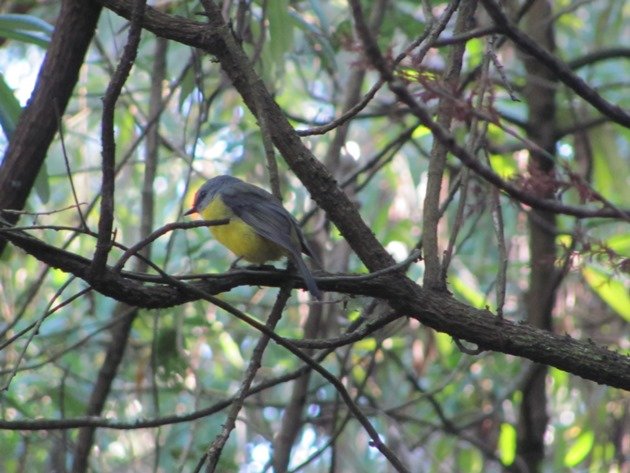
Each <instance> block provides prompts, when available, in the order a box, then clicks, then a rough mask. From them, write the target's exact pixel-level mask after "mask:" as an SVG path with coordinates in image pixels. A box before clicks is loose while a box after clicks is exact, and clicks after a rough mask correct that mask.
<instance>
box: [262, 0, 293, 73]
mask: <svg viewBox="0 0 630 473" xmlns="http://www.w3.org/2000/svg"><path fill="white" fill-rule="evenodd" d="M268 8H269V10H268V12H267V14H268V18H269V41H270V48H271V57H272V59H273V62H274V65H275V66H276V70H277V71H282V70H283V69H284V53H286V52H287V51H288V50H290V49H291V47H292V46H293V20H292V19H291V15H290V14H289V1H288V0H274V1H273V2H269V7H268Z"/></svg>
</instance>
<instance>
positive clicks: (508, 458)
mask: <svg viewBox="0 0 630 473" xmlns="http://www.w3.org/2000/svg"><path fill="white" fill-rule="evenodd" d="M499 456H500V458H501V461H502V462H503V464H504V465H511V464H512V463H513V462H514V458H515V457H516V429H515V428H514V426H513V425H512V424H506V423H503V424H501V431H500V432H499Z"/></svg>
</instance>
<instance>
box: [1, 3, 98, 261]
mask: <svg viewBox="0 0 630 473" xmlns="http://www.w3.org/2000/svg"><path fill="white" fill-rule="evenodd" d="M100 12H101V7H100V6H99V5H98V4H96V3H94V2H90V1H85V0H65V1H64V2H62V5H61V11H60V13H59V18H58V19H57V22H56V27H55V31H54V33H53V36H52V39H51V42H50V46H49V47H48V51H47V52H46V58H45V59H44V62H43V64H42V66H41V68H40V71H39V74H38V76H37V82H36V84H35V89H34V90H33V93H32V95H31V98H30V100H29V102H28V104H27V105H26V107H25V108H24V110H23V112H22V115H21V116H20V120H19V122H18V124H17V127H16V129H15V132H14V134H13V136H12V137H11V140H10V142H9V146H8V148H7V151H6V153H5V155H4V159H3V160H1V162H2V166H0V209H16V210H21V209H23V208H24V203H25V202H26V198H27V197H28V195H29V193H30V192H31V188H32V187H33V184H34V182H35V178H36V177H37V174H38V172H39V170H40V168H41V166H42V163H43V162H44V159H45V157H46V152H47V151H48V146H49V145H50V142H51V141H52V139H53V137H54V136H55V131H56V130H57V127H58V118H59V117H58V115H59V114H61V113H63V111H64V110H65V108H66V105H67V104H68V101H69V100H70V96H71V95H72V90H73V89H74V84H76V82H77V79H78V77H79V69H80V68H81V66H82V65H83V59H84V57H85V52H86V51H87V48H88V46H89V44H90V41H91V40H92V36H93V35H94V30H95V28H96V22H97V20H98V17H99V14H100ZM17 217H18V215H17V214H8V213H7V214H6V215H3V218H6V219H8V220H9V221H10V222H12V223H15V222H16V221H17ZM3 247H4V243H3V242H0V251H2V248H3Z"/></svg>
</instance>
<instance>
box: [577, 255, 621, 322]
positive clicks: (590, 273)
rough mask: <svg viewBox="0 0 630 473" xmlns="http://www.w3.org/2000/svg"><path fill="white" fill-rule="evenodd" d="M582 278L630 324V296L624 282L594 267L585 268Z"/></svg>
mask: <svg viewBox="0 0 630 473" xmlns="http://www.w3.org/2000/svg"><path fill="white" fill-rule="evenodd" d="M582 276H584V279H585V280H586V282H587V283H588V285H589V286H591V289H593V291H595V292H596V293H597V295H598V296H599V297H601V298H602V300H603V301H604V302H606V304H608V306H609V307H610V308H611V309H612V310H614V311H615V312H617V313H618V314H619V315H620V316H622V317H623V318H624V319H626V320H627V321H628V322H630V295H629V294H628V288H627V287H626V286H625V285H624V284H623V282H621V281H620V280H618V279H613V276H611V275H609V274H606V273H605V272H603V271H601V270H600V269H596V268H594V267H592V266H588V267H586V268H584V269H583V270H582Z"/></svg>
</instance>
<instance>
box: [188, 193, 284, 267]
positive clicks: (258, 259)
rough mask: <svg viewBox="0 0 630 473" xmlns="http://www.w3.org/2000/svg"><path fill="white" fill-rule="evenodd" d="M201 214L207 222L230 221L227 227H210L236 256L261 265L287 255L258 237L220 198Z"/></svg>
mask: <svg viewBox="0 0 630 473" xmlns="http://www.w3.org/2000/svg"><path fill="white" fill-rule="evenodd" d="M200 214H201V216H202V217H203V218H204V219H205V220H217V219H222V218H229V219H230V223H228V224H227V225H217V226H213V227H210V231H211V232H212V235H214V237H215V238H216V239H217V241H218V242H219V243H221V244H222V245H224V246H225V247H227V248H228V249H229V250H230V251H232V253H234V254H235V255H236V256H239V257H241V258H244V259H245V260H247V261H249V262H251V263H256V264H261V263H264V262H265V261H271V260H276V259H278V258H281V257H282V256H284V255H285V251H284V249H283V248H282V247H280V246H278V245H277V244H275V243H273V242H272V241H269V240H267V239H266V238H264V237H262V236H260V235H258V234H257V233H256V231H255V230H254V229H253V228H252V227H251V226H249V225H248V224H246V223H245V222H244V221H243V220H241V219H240V218H238V217H237V216H235V215H234V213H233V212H232V210H231V209H230V208H229V207H227V206H226V205H225V204H224V203H223V201H222V200H221V198H220V197H217V198H215V199H214V200H213V201H212V202H210V204H208V205H207V206H206V207H205V208H204V209H203V210H201V212H200Z"/></svg>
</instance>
